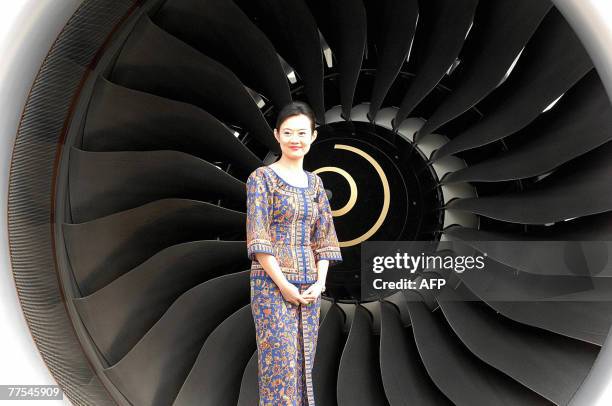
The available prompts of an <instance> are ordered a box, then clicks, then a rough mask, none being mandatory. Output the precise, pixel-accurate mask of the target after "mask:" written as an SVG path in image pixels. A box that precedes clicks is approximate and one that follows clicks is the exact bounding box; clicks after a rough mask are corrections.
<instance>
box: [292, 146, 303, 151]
mask: <svg viewBox="0 0 612 406" xmlns="http://www.w3.org/2000/svg"><path fill="white" fill-rule="evenodd" d="M289 148H291V149H292V150H294V151H297V150H298V149H302V148H300V147H289Z"/></svg>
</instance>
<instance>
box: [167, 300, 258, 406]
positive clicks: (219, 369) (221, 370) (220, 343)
mask: <svg viewBox="0 0 612 406" xmlns="http://www.w3.org/2000/svg"><path fill="white" fill-rule="evenodd" d="M237 331H240V334H236V332H237ZM255 350H256V346H255V326H254V324H253V316H252V314H251V306H250V305H246V306H244V307H243V308H242V309H240V310H238V311H237V312H236V313H234V314H233V315H231V316H230V317H229V318H228V319H227V320H225V321H223V323H221V324H220V325H219V327H217V328H216V329H215V330H214V331H213V332H212V333H211V334H210V336H209V337H208V338H207V339H206V342H205V343H204V346H203V347H202V350H201V351H200V354H199V355H198V358H197V359H196V362H195V365H194V366H193V368H192V369H191V372H190V373H189V376H188V377H187V380H186V381H185V384H184V385H183V387H182V388H181V391H180V392H179V394H178V396H177V397H176V400H175V401H174V402H173V403H172V404H173V405H176V406H181V405H185V406H191V405H196V404H198V405H211V406H218V405H219V406H220V405H227V406H235V405H236V401H237V400H238V397H239V389H240V381H241V379H242V374H243V372H244V368H245V367H246V365H247V363H248V361H249V358H251V356H252V354H253V351H255Z"/></svg>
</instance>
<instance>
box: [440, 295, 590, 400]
mask: <svg viewBox="0 0 612 406" xmlns="http://www.w3.org/2000/svg"><path fill="white" fill-rule="evenodd" d="M459 289H460V290H466V289H465V287H459ZM450 292H452V291H450ZM458 297H459V295H457V298H458ZM440 308H441V309H442V312H443V313H444V316H445V317H446V319H447V320H448V323H449V324H450V326H451V327H452V328H453V331H454V332H455V333H456V334H457V336H458V337H459V338H460V339H461V342H462V343H463V344H465V346H466V347H467V348H468V349H469V350H470V351H471V352H472V353H473V354H474V355H476V356H477V357H478V358H480V359H481V360H482V361H484V362H486V363H487V364H489V365H491V366H493V367H494V368H496V369H497V370H499V371H502V372H504V373H505V374H507V375H508V376H510V377H511V378H513V379H514V380H516V381H517V382H520V383H521V384H523V385H525V386H526V387H528V388H530V389H531V390H533V391H535V392H536V393H538V394H540V395H541V396H543V397H545V398H547V399H548V400H550V401H551V402H554V403H555V404H557V405H564V404H568V403H569V401H570V400H571V398H572V396H573V394H574V392H576V390H577V389H578V387H579V386H580V384H581V383H582V381H583V380H584V378H586V375H587V374H588V373H589V370H590V369H591V366H592V365H593V362H594V361H595V358H597V353H598V351H599V348H598V347H596V346H593V345H591V344H587V343H584V342H580V341H577V340H572V339H570V338H566V337H563V336H560V335H558V334H554V333H549V332H544V331H542V330H538V329H535V328H533V327H527V326H524V325H521V324H519V323H516V322H513V321H511V320H508V319H505V318H503V317H499V316H497V315H496V314H495V312H494V311H493V310H491V309H490V308H487V307H486V306H485V305H484V304H482V303H477V302H473V301H463V300H442V301H440Z"/></svg>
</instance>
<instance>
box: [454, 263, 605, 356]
mask: <svg viewBox="0 0 612 406" xmlns="http://www.w3.org/2000/svg"><path fill="white" fill-rule="evenodd" d="M459 278H460V279H461V280H462V281H463V282H464V283H465V284H466V285H467V286H468V288H469V289H470V291H472V292H474V293H475V294H476V295H477V296H478V297H479V298H480V299H481V300H483V301H484V302H485V303H487V304H488V305H489V306H490V307H492V308H493V309H495V310H496V311H498V312H500V313H501V314H503V315H504V316H506V317H508V318H510V319H512V320H515V321H518V322H520V323H524V324H528V325H531V326H535V327H539V328H542V329H546V330H549V331H553V332H555V333H557V334H561V335H564V336H567V337H572V338H576V339H578V340H582V341H585V342H589V343H594V344H597V345H602V344H603V340H604V339H605V337H606V336H607V335H608V330H609V329H610V326H611V325H612V301H610V300H609V298H610V297H611V296H610V295H612V287H610V286H608V287H607V288H605V287H604V288H601V287H600V288H598V290H599V291H601V292H603V295H604V296H605V295H608V299H605V300H603V301H594V300H592V298H591V297H590V296H591V292H593V290H594V289H593V288H594V286H593V282H592V281H591V278H578V277H558V276H557V277H550V276H541V275H530V274H526V273H519V274H515V273H513V270H512V269H511V268H508V267H506V266H504V265H502V264H499V263H497V262H495V261H487V264H486V272H485V273H478V274H476V273H472V272H464V273H462V274H461V275H460V276H459ZM608 285H609V284H608ZM572 292H578V293H579V294H582V295H583V300H578V299H576V298H573V299H572V300H571V301H569V300H562V299H560V297H562V296H563V295H565V294H567V293H572Z"/></svg>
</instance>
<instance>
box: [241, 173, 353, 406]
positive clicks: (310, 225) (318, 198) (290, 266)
mask: <svg viewBox="0 0 612 406" xmlns="http://www.w3.org/2000/svg"><path fill="white" fill-rule="evenodd" d="M305 172H306V174H307V175H308V185H307V186H305V187H297V186H293V185H291V184H289V183H288V182H286V181H285V180H284V179H283V178H281V177H280V175H278V174H277V173H276V172H275V170H274V169H272V168H271V167H269V166H262V167H259V168H257V169H256V170H254V171H253V172H252V173H251V174H250V175H249V178H248V180H247V221H246V227H247V230H246V236H247V253H248V256H249V258H250V259H251V260H252V262H251V273H250V284H251V310H252V313H253V320H254V322H255V331H256V337H257V352H258V357H257V359H258V385H259V405H260V406H263V405H265V406H268V405H269V406H278V405H291V406H302V405H307V406H314V404H315V403H314V392H313V386H312V375H311V374H312V366H313V362H314V356H315V351H316V345H317V337H318V332H319V315H320V309H321V297H320V296H319V298H318V299H317V300H316V301H315V302H313V303H310V304H308V305H299V306H296V305H294V304H292V303H290V302H288V301H286V300H285V298H284V297H283V295H282V294H281V292H280V290H279V288H278V286H277V285H276V283H275V282H274V281H273V280H272V279H271V278H270V276H269V275H268V274H267V273H266V271H265V270H264V269H263V267H262V266H261V264H260V263H259V262H258V261H257V258H256V257H255V253H256V252H265V253H268V254H272V255H274V256H275V257H276V260H277V261H278V263H279V265H280V268H281V271H282V272H283V274H284V275H285V277H286V278H287V280H288V281H289V282H291V283H292V284H294V285H296V286H297V287H298V288H299V290H300V292H304V291H305V290H306V289H308V287H309V286H310V285H311V284H312V283H314V282H316V280H317V278H318V274H317V261H319V260H322V259H326V260H329V262H330V266H331V265H332V264H337V263H340V262H342V255H341V253H340V247H339V245H338V238H337V236H336V231H335V229H334V224H333V217H332V213H331V208H330V205H329V201H328V199H327V195H326V194H325V189H324V188H323V181H322V180H321V178H320V177H319V176H318V175H316V174H314V173H312V172H308V171H305Z"/></svg>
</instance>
